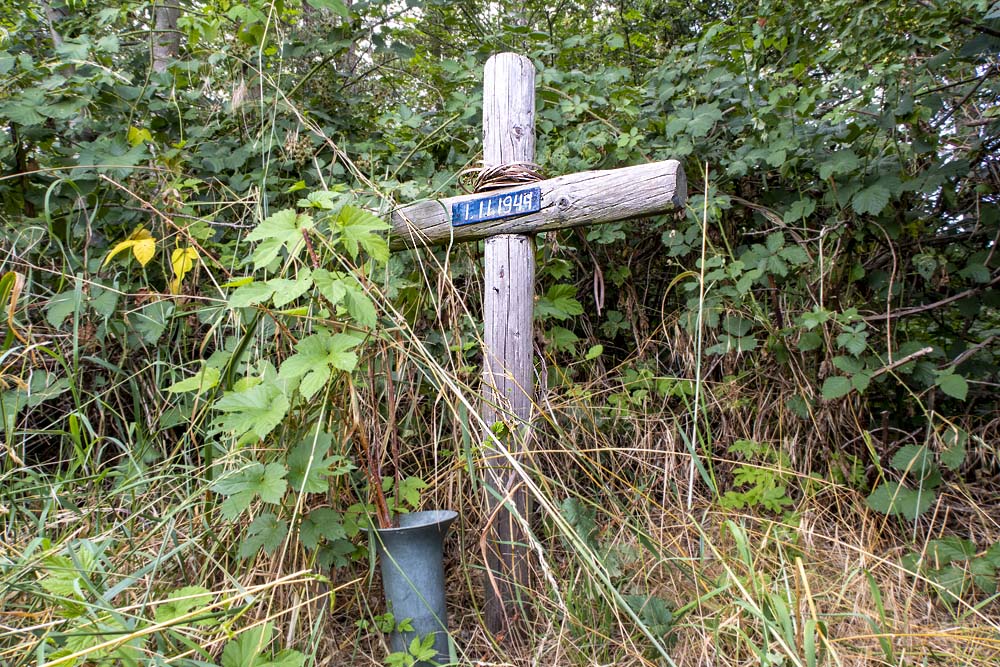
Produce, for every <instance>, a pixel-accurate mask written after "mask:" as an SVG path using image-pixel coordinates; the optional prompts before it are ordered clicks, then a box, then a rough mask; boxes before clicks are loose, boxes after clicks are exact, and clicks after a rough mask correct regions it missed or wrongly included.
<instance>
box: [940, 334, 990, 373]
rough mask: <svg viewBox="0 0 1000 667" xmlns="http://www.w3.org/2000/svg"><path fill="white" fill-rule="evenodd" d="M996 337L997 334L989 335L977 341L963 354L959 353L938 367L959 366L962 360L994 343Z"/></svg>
mask: <svg viewBox="0 0 1000 667" xmlns="http://www.w3.org/2000/svg"><path fill="white" fill-rule="evenodd" d="M996 339H997V337H996V336H995V335H994V336H987V337H986V340H984V341H983V342H982V343H977V344H976V345H973V346H972V347H970V348H969V349H968V350H966V351H965V352H963V353H962V354H960V355H958V356H957V357H955V358H954V359H952V360H951V361H948V362H945V363H943V364H941V365H940V366H939V367H938V368H941V369H944V368H947V367H949V366H958V365H959V364H961V363H962V362H964V361H966V360H967V359H968V358H969V357H971V356H972V355H974V354H975V353H976V352H979V350H981V349H983V348H984V347H986V346H987V345H989V344H990V343H992V342H993V341H995V340H996Z"/></svg>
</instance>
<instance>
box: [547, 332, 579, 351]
mask: <svg viewBox="0 0 1000 667" xmlns="http://www.w3.org/2000/svg"><path fill="white" fill-rule="evenodd" d="M545 337H546V339H548V341H549V345H550V346H551V347H552V349H553V350H555V351H560V350H562V351H570V350H572V349H573V348H574V347H575V345H576V343H577V342H578V341H579V340H580V337H579V336H577V335H576V334H575V333H573V332H572V331H570V330H569V329H566V328H565V327H551V328H550V329H549V330H548V332H547V333H546V336H545Z"/></svg>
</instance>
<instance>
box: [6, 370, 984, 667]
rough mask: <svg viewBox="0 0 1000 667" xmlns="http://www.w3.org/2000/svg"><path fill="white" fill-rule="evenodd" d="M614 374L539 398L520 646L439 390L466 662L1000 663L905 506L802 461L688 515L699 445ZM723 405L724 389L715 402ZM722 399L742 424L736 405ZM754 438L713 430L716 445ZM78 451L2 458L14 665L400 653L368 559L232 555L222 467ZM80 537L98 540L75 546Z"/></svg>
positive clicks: (437, 458) (426, 500)
mask: <svg viewBox="0 0 1000 667" xmlns="http://www.w3.org/2000/svg"><path fill="white" fill-rule="evenodd" d="M415 354H416V353H415ZM453 386H454V387H458V388H459V389H460V390H461V391H467V390H468V389H467V388H465V387H462V385H461V384H460V383H458V382H456V383H455V384H454V385H453ZM622 389H623V387H620V386H618V387H616V386H613V385H610V384H608V383H606V382H605V383H603V384H597V383H591V384H588V385H584V386H583V387H581V386H580V385H578V384H577V385H574V388H573V391H572V392H567V391H565V390H564V389H562V388H555V387H550V388H549V390H548V393H547V394H546V396H545V401H544V405H545V406H546V411H545V414H544V416H543V418H542V419H540V420H539V422H540V425H539V429H538V433H537V437H536V442H535V446H534V451H533V454H532V455H531V456H529V457H527V458H526V459H525V460H524V463H525V467H526V470H527V471H528V473H529V474H530V478H531V480H532V482H533V488H534V493H535V494H536V497H535V499H534V500H535V507H536V512H535V514H534V515H533V516H532V517H531V520H532V526H533V529H534V536H535V539H536V540H537V542H534V543H533V545H532V546H533V547H534V549H535V553H536V555H537V557H536V560H535V574H534V577H533V582H534V583H533V587H532V590H531V591H530V592H528V597H529V598H530V599H531V600H532V609H531V612H530V616H531V621H530V623H529V624H528V626H527V632H528V634H527V637H526V638H525V640H524V641H523V642H521V643H520V644H516V645H515V644H512V643H511V642H509V641H502V642H498V641H494V640H493V639H491V638H490V637H489V636H488V635H487V633H485V632H484V630H483V628H482V625H481V612H480V608H479V605H480V604H481V600H482V572H481V557H480V555H479V552H480V549H479V535H478V532H477V526H478V525H480V523H481V522H482V521H483V518H484V517H483V516H482V513H481V510H480V507H481V497H480V496H479V495H477V494H476V493H474V492H473V489H474V488H476V473H475V470H474V469H471V470H470V468H469V467H468V465H467V463H468V459H467V458H466V456H465V451H464V450H465V448H466V447H467V446H468V445H469V442H470V440H471V441H472V442H474V440H475V439H474V437H473V436H472V435H471V434H470V429H473V430H474V428H475V426H474V425H473V424H470V420H469V418H468V412H467V411H463V410H462V409H461V408H462V405H463V404H462V403H459V404H458V405H455V404H453V403H452V404H449V405H448V406H443V407H445V409H444V410H443V416H441V417H439V421H438V422H437V423H436V424H434V425H433V426H434V433H435V438H434V441H433V447H432V446H431V445H430V444H428V445H425V447H424V450H423V451H422V452H421V451H416V452H412V451H411V452H410V454H411V458H412V460H413V461H414V462H415V465H416V466H417V467H416V468H415V469H413V470H410V471H409V472H411V473H415V474H419V475H420V476H421V477H422V478H424V479H425V480H427V481H428V482H430V488H429V489H427V490H426V491H425V493H424V496H423V501H422V502H423V504H424V505H425V506H428V507H455V508H459V509H460V511H461V515H462V516H461V519H460V525H459V526H458V528H457V530H456V531H455V533H454V535H453V536H452V537H451V538H450V539H449V541H448V543H447V553H446V559H447V564H448V572H449V602H450V605H451V615H452V626H453V634H454V636H455V638H456V643H457V646H458V650H459V653H458V656H459V660H460V662H461V663H462V664H491V665H506V664H552V665H653V664H664V663H666V664H670V662H672V663H673V664H677V665H749V664H773V665H803V666H809V667H811V666H812V665H923V664H935V663H937V664H963V665H988V664H994V663H995V661H996V660H997V658H998V657H1000V624H998V611H1000V604H998V601H997V599H996V596H995V595H994V596H992V597H990V596H989V595H986V594H983V593H982V592H979V591H974V590H972V591H969V592H968V594H967V595H966V596H964V597H963V598H962V600H961V601H960V602H959V603H958V604H957V605H953V607H952V608H949V607H948V606H947V605H945V604H943V603H942V601H941V600H940V598H939V596H937V595H935V593H934V585H933V583H932V582H929V581H921V580H919V579H915V578H914V577H913V576H911V575H910V574H908V573H907V572H906V571H905V570H904V568H903V567H902V566H901V564H900V562H901V558H902V556H903V555H904V554H905V552H906V551H907V550H909V549H911V548H913V547H914V545H915V544H916V546H917V548H919V540H918V541H917V542H916V543H914V542H913V541H911V539H910V536H911V532H912V531H913V527H912V526H911V524H909V523H908V522H905V523H904V522H898V521H897V520H895V519H892V520H889V519H886V517H884V516H882V515H880V514H878V513H875V512H873V511H871V510H870V509H868V508H867V507H866V506H865V504H864V496H863V494H861V493H859V492H858V491H856V490H854V489H852V488H849V487H848V486H846V485H843V484H837V483H834V482H831V481H829V480H827V479H821V480H815V479H813V478H807V477H805V475H806V471H805V470H798V471H796V472H797V474H798V475H799V476H800V477H799V483H798V484H797V485H795V486H796V487H800V488H801V487H805V486H806V484H805V482H806V481H809V482H811V483H812V486H811V487H810V488H811V492H810V493H808V494H796V498H795V504H794V506H793V507H791V508H790V509H789V510H788V511H787V512H786V513H785V514H784V516H779V515H775V514H774V513H769V512H766V511H760V509H759V508H749V509H747V510H744V511H734V510H727V509H724V508H722V507H720V506H719V504H718V499H717V497H715V496H713V495H711V494H710V493H708V492H707V489H706V487H704V486H696V488H695V489H693V490H692V492H691V496H692V498H693V502H692V504H691V507H690V509H689V508H688V502H687V496H688V489H687V488H686V487H685V484H684V483H683V482H681V481H680V480H682V479H683V476H684V475H683V471H685V470H686V468H687V460H688V459H687V457H688V451H687V448H686V446H685V445H684V442H683V438H681V437H679V435H678V430H677V428H676V425H677V424H678V423H682V422H683V416H684V413H683V411H682V412H680V413H674V412H671V408H670V406H669V405H663V404H662V403H661V404H659V405H657V402H656V401H652V400H650V401H646V402H640V403H638V404H635V405H633V406H631V407H629V408H613V409H612V408H609V407H608V397H609V395H613V394H615V393H617V392H620V391H621V390H622ZM706 390H707V392H706V393H707V394H709V395H710V396H712V397H717V396H719V395H720V394H722V393H724V392H725V391H732V388H731V387H726V386H724V385H719V386H712V384H711V383H707V384H706ZM466 401H467V404H468V405H472V404H473V401H472V398H471V397H470V396H466ZM468 405H466V406H465V407H466V408H467V407H468ZM709 405H710V406H711V405H712V404H711V402H710V403H709ZM721 410H723V408H720V407H719V405H715V406H714V407H710V408H709V414H711V413H713V412H716V413H717V414H718V411H721ZM722 417H723V418H722V419H719V421H720V422H722V423H728V424H730V425H731V424H734V423H742V424H744V425H746V424H749V423H750V422H749V421H748V420H747V419H746V417H745V416H743V415H741V413H740V412H739V410H732V411H731V412H730V413H728V414H726V413H723V414H722ZM729 428H730V429H733V427H732V426H730V427H729ZM762 435H766V434H762V433H761V432H759V431H752V432H743V431H740V430H735V429H734V430H729V431H724V430H723V429H721V428H719V426H718V425H715V426H714V428H713V431H712V437H713V438H714V439H715V440H716V441H721V442H726V441H729V440H732V439H737V438H739V437H749V436H752V437H755V438H761V437H762ZM790 435H795V436H796V437H794V438H790V439H789V440H785V441H783V440H781V439H780V436H777V435H776V436H775V439H774V440H773V441H772V440H770V439H768V441H769V442H774V444H775V445H776V446H780V447H782V448H783V449H786V450H790V449H791V448H792V447H793V446H795V445H797V444H800V442H801V441H800V440H798V439H797V437H798V435H797V434H790ZM160 444H161V447H162V448H164V449H172V447H167V446H166V445H170V444H172V443H160ZM826 444H827V443H823V442H814V443H812V445H813V446H814V447H822V446H825V445H826ZM473 449H474V447H473ZM716 450H718V447H714V448H713V451H716ZM449 451H450V452H451V453H450V454H448V453H447V452H449ZM472 456H473V458H475V457H476V454H475V452H473V454H472ZM708 463H709V464H710V465H711V468H712V469H713V470H714V471H716V475H717V477H718V478H719V479H720V480H721V486H723V487H724V486H725V482H726V480H725V476H726V475H725V472H724V471H725V470H726V469H727V467H731V466H732V465H733V463H734V462H733V461H732V459H730V458H727V457H724V456H715V457H713V458H712V459H711V460H709V461H708ZM85 468H86V470H88V471H89V474H85V473H83V472H82V471H83V470H84V467H83V466H81V467H80V468H78V469H77V470H78V472H76V473H74V474H73V475H72V476H70V477H68V478H67V476H65V475H63V474H62V473H60V471H59V469H58V468H53V467H52V466H41V465H39V466H35V467H9V468H8V470H7V472H6V473H5V474H4V477H3V480H2V485H0V486H2V489H3V492H2V493H3V496H2V498H3V499H2V513H3V514H2V517H0V521H2V529H3V553H2V561H0V563H2V565H0V568H2V569H0V578H2V591H3V592H2V596H3V600H2V605H0V606H2V610H3V611H2V612H0V619H2V620H0V624H2V630H0V646H2V649H0V660H2V661H3V662H4V663H5V664H9V665H12V666H14V665H22V664H28V663H30V662H36V660H37V661H40V662H41V663H42V664H45V665H56V664H74V660H75V658H73V656H74V655H76V656H78V657H80V658H81V659H86V660H90V662H100V660H94V658H100V657H101V656H104V660H111V659H115V660H125V661H126V662H127V660H129V659H131V660H140V661H142V660H154V661H167V662H172V663H177V661H178V660H180V659H182V658H185V657H187V658H189V659H193V660H201V661H210V660H217V659H218V656H219V653H220V651H221V650H222V648H223V647H224V646H225V645H226V643H227V642H228V641H231V637H232V636H233V635H234V634H237V635H238V633H240V632H245V631H246V630H247V629H248V628H252V627H255V625H258V624H261V623H265V622H273V623H274V624H275V625H276V627H277V628H278V631H279V632H278V637H279V641H278V643H279V644H280V645H281V646H283V647H296V648H298V649H299V650H301V651H303V652H304V653H305V654H306V655H307V656H309V657H310V658H313V659H315V662H316V664H339V665H371V664H379V663H381V661H382V660H383V658H384V657H385V655H386V653H387V648H386V645H385V641H384V639H383V636H382V635H381V633H379V632H377V631H373V630H372V629H371V627H372V625H371V623H369V626H368V628H364V627H361V628H359V626H358V622H359V621H363V620H366V619H367V620H369V622H371V620H372V619H373V617H374V615H376V614H378V613H381V612H382V611H383V607H382V603H381V601H380V595H379V592H378V582H377V580H376V578H375V577H374V576H373V570H372V569H371V568H370V566H369V564H368V562H367V560H366V559H364V558H362V559H360V560H358V561H356V562H355V563H354V564H353V565H351V566H348V567H346V568H340V569H337V570H335V571H332V572H330V571H321V570H318V569H317V568H316V567H315V564H314V563H312V562H309V559H308V557H307V555H306V553H305V552H304V551H302V550H301V549H300V548H299V547H298V545H297V544H296V543H295V541H294V540H289V541H288V542H287V543H286V544H285V545H284V547H283V548H282V549H281V550H279V551H278V552H277V553H276V554H275V555H274V556H271V557H268V556H263V555H261V556H258V557H256V558H254V559H251V560H249V561H240V560H239V559H237V558H235V557H234V551H235V550H234V544H237V543H238V542H239V541H240V540H241V539H242V538H241V531H242V530H243V528H244V526H241V525H240V524H231V523H228V522H225V521H222V520H221V519H220V517H219V516H218V506H217V504H216V503H215V502H214V500H213V499H212V497H211V496H212V495H213V494H211V493H210V492H209V491H208V488H209V484H210V483H209V481H208V479H207V474H206V473H207V470H206V469H205V468H204V467H200V466H198V465H193V466H189V465H186V464H184V463H183V457H182V456H180V455H177V456H175V457H173V458H165V459H160V460H158V461H152V462H148V463H141V462H137V461H130V460H129V459H128V458H127V457H125V456H120V457H119V458H118V460H117V461H105V462H104V463H103V464H101V465H93V464H89V465H87V466H85ZM774 472H775V474H778V473H782V474H784V473H787V471H784V470H781V471H778V470H775V471H774ZM971 491H972V490H971V489H969V488H967V487H963V486H962V485H961V484H960V483H958V482H956V485H955V487H954V488H953V489H952V493H951V494H942V499H941V501H940V507H939V508H937V511H935V512H930V513H928V515H927V516H926V517H925V518H922V519H921V520H919V521H918V524H917V526H916V531H917V534H918V535H920V536H923V539H925V540H927V539H930V538H931V537H933V536H938V535H940V534H943V533H947V532H950V531H954V530H955V529H956V528H958V527H959V526H957V525H956V524H955V521H954V519H952V518H951V515H952V514H953V512H954V511H955V510H954V509H952V508H950V507H949V505H950V504H951V503H956V502H958V501H957V500H956V498H957V497H958V494H959V493H960V492H964V494H965V498H966V502H967V499H968V497H969V496H970V495H976V494H973V493H971ZM976 509H977V510H978V511H976V512H975V513H969V514H966V515H963V517H962V518H963V520H965V519H970V520H971V524H969V525H966V526H964V530H966V531H967V533H968V534H974V535H976V536H977V538H978V543H979V544H987V543H990V542H995V541H997V540H998V539H1000V530H998V526H997V523H996V516H997V515H996V513H995V511H993V510H992V509H991V508H989V507H985V506H979V507H977V508H976ZM86 550H90V552H91V555H90V556H83V555H81V554H82V553H83V552H84V551H86ZM57 554H58V555H62V556H63V557H66V556H68V557H69V558H70V561H72V562H71V565H72V567H71V568H70V569H73V570H75V572H76V573H77V574H78V575H79V576H78V577H76V578H75V579H73V580H72V582H71V583H70V584H69V588H65V587H63V588H59V587H53V586H52V585H51V584H49V585H46V582H51V580H52V578H53V577H57V576H59V574H60V571H59V569H58V568H57V567H56V566H55V565H54V564H53V563H54V561H53V560H52V557H53V556H55V555H57ZM64 565H65V563H64ZM67 567H69V566H67ZM62 574H65V572H63V573H62ZM74 576H75V575H74ZM194 585H197V586H203V587H205V588H206V589H208V590H209V591H210V592H211V600H212V606H211V607H209V608H205V609H200V610H198V611H197V612H196V613H195V614H194V615H193V616H191V617H189V618H186V617H183V616H182V617H179V618H177V619H173V620H171V621H169V622H167V623H165V624H157V622H156V610H157V609H158V608H160V607H161V606H162V605H164V604H165V602H164V600H165V597H166V594H167V592H169V591H172V590H176V589H178V588H180V587H182V586H194ZM636 599H645V600H646V602H648V601H650V600H661V601H663V602H664V603H665V605H666V606H667V608H669V610H670V611H671V614H672V615H671V616H670V617H666V618H664V617H663V616H662V614H661V615H660V617H657V615H656V614H655V613H653V612H654V611H656V609H654V607H656V605H655V604H654V605H653V607H650V606H649V605H648V604H647V605H646V606H643V604H641V603H640V604H636V603H635V602H634V600H636ZM629 601H633V602H631V603H630V602H629ZM636 617H637V618H638V622H637V620H636ZM196 621H197V622H196ZM68 636H69V637H72V638H74V641H72V642H70V645H71V646H73V647H75V648H76V650H75V651H74V652H71V653H69V654H65V653H64V654H62V655H52V654H51V653H49V654H46V657H45V659H44V660H41V659H40V658H38V656H40V655H42V653H40V652H39V650H40V647H42V646H44V645H46V644H48V643H50V642H53V641H56V640H58V641H60V642H64V641H65V639H66V637H68ZM653 640H655V642H656V643H659V644H660V646H661V647H662V651H663V653H664V654H665V655H666V656H669V657H664V654H661V653H660V652H659V651H658V650H657V649H656V643H654V641H653ZM130 646H131V647H133V648H132V649H129V650H128V651H127V650H125V649H122V648H121V647H130ZM112 649H114V650H112ZM109 650H112V651H111V653H108V651H109ZM115 650H117V653H116V652H114V651H115ZM129 651H132V653H131V654H130V653H129ZM130 655H131V658H130V657H129V656H130ZM60 659H62V662H60V661H59V660H60ZM76 664H79V663H78V662H77V663H76ZM178 664H179V663H178Z"/></svg>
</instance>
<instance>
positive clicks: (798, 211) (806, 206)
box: [784, 197, 816, 224]
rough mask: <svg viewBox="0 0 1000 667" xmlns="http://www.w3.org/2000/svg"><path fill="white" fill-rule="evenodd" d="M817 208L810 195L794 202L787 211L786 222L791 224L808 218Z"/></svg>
mask: <svg viewBox="0 0 1000 667" xmlns="http://www.w3.org/2000/svg"><path fill="white" fill-rule="evenodd" d="M815 210H816V202H815V200H813V199H810V198H809V197H806V198H805V199H799V200H798V201H794V202H792V205H791V206H789V207H788V210H787V211H786V212H785V216H784V220H785V224H791V223H793V222H796V221H798V220H802V219H805V218H808V217H809V216H810V215H812V213H813V211H815Z"/></svg>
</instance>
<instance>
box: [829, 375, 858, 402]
mask: <svg viewBox="0 0 1000 667" xmlns="http://www.w3.org/2000/svg"><path fill="white" fill-rule="evenodd" d="M852 388H853V387H852V385H851V380H850V378H847V377H844V376H843V375H831V376H830V377H828V378H827V379H826V380H824V381H823V391H822V393H823V398H825V399H826V400H828V401H832V400H835V399H838V398H840V397H842V396H847V395H848V394H849V393H851V389H852Z"/></svg>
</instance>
